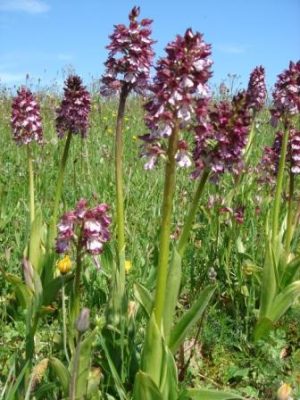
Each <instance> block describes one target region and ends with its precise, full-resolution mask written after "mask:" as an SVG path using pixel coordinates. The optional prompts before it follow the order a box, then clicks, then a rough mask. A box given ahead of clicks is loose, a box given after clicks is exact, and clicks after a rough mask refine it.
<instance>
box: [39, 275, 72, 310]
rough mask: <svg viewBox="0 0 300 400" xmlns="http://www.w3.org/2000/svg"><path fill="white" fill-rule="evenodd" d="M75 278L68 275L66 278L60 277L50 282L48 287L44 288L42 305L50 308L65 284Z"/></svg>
mask: <svg viewBox="0 0 300 400" xmlns="http://www.w3.org/2000/svg"><path fill="white" fill-rule="evenodd" d="M73 277H74V274H68V275H65V276H64V277H61V276H58V277H56V278H54V279H53V280H52V281H50V283H48V285H47V286H45V287H44V288H43V301H42V305H44V306H48V305H49V304H51V303H52V302H53V301H54V300H55V298H56V296H57V293H58V291H59V290H60V289H61V288H62V286H63V284H66V283H68V282H69V281H70V280H72V279H73Z"/></svg>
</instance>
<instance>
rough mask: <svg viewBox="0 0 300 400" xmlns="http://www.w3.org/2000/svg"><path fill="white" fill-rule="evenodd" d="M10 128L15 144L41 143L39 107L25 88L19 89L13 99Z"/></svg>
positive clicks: (41, 131)
mask: <svg viewBox="0 0 300 400" xmlns="http://www.w3.org/2000/svg"><path fill="white" fill-rule="evenodd" d="M11 126H12V130H13V136H14V140H15V141H16V143H17V144H28V143H30V142H32V141H36V142H38V143H42V141H43V130H42V121H41V115H40V107H39V105H38V103H37V101H36V100H35V98H34V96H33V94H32V93H31V91H30V90H29V89H27V88H25V87H22V88H21V89H19V90H18V92H17V96H16V97H15V98H14V99H13V103H12V114H11Z"/></svg>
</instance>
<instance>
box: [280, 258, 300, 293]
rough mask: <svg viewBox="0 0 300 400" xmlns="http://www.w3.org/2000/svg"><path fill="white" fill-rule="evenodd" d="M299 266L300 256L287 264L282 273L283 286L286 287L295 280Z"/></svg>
mask: <svg viewBox="0 0 300 400" xmlns="http://www.w3.org/2000/svg"><path fill="white" fill-rule="evenodd" d="M299 268H300V256H297V257H295V258H294V259H293V260H291V261H290V262H289V263H288V264H287V265H286V267H285V270H284V272H283V275H282V280H281V287H286V286H287V285H289V284H290V283H292V282H293V280H294V279H295V275H296V274H297V271H298V269H299Z"/></svg>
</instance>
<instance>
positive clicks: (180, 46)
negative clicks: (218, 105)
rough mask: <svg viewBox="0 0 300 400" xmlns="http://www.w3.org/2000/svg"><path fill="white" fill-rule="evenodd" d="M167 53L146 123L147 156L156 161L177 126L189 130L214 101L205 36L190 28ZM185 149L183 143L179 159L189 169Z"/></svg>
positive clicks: (147, 107)
mask: <svg viewBox="0 0 300 400" xmlns="http://www.w3.org/2000/svg"><path fill="white" fill-rule="evenodd" d="M166 53H167V56H166V57H165V58H161V59H160V60H159V61H158V63H157V66H156V76H155V78H154V83H153V85H152V86H151V87H150V91H151V92H152V93H151V95H150V100H149V101H148V102H147V103H146V105H145V110H146V116H145V123H146V125H147V127H148V128H149V130H150V133H149V134H147V135H144V136H142V137H141V139H142V140H144V141H145V143H146V145H145V150H144V153H143V155H145V154H147V155H148V156H149V155H150V157H151V159H152V160H154V161H156V160H157V155H158V154H161V153H160V152H157V151H156V150H157V146H158V144H157V143H158V142H159V141H160V140H161V139H162V138H167V137H169V136H170V135H171V133H172V131H173V129H174V128H175V126H179V127H180V128H185V129H187V128H188V127H189V126H190V125H191V124H192V123H193V122H194V121H193V118H195V116H196V114H197V116H198V118H201V117H202V116H203V115H205V113H206V109H207V104H208V102H209V99H210V90H209V87H208V85H207V81H208V79H209V78H210V77H211V75H212V72H211V70H210V67H211V65H212V61H211V59H210V58H209V56H210V54H211V46H210V45H208V44H206V43H205V42H204V41H203V38H202V35H201V34H200V33H198V32H196V33H193V31H192V30H191V29H188V30H187V31H186V32H185V34H184V36H179V35H178V36H177V37H176V39H175V40H174V41H173V42H171V43H169V44H168V45H167V47H166ZM184 146H185V145H184ZM184 146H183V142H181V141H180V142H179V148H178V154H177V157H176V158H177V159H178V160H179V165H180V164H181V165H182V166H187V165H189V164H190V163H189V161H188V160H187V158H186V156H187V153H186V152H185V149H184V148H183V147H184ZM152 150H153V151H152ZM186 150H187V149H186ZM162 153H163V152H162ZM154 164H155V162H152V164H151V165H152V166H154ZM146 165H148V164H146Z"/></svg>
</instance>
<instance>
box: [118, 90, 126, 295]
mask: <svg viewBox="0 0 300 400" xmlns="http://www.w3.org/2000/svg"><path fill="white" fill-rule="evenodd" d="M128 93H129V92H128V87H127V85H126V84H125V85H123V87H122V90H121V94H120V101H119V108H118V115H117V123H116V139H115V140H116V141H115V179H116V203H117V204H116V207H117V210H116V211H117V248H118V261H119V262H118V267H119V274H120V282H124V281H125V219H124V194H123V147H124V146H123V121H124V114H125V104H126V99H127V96H128ZM121 291H123V288H121ZM120 296H122V293H120Z"/></svg>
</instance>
